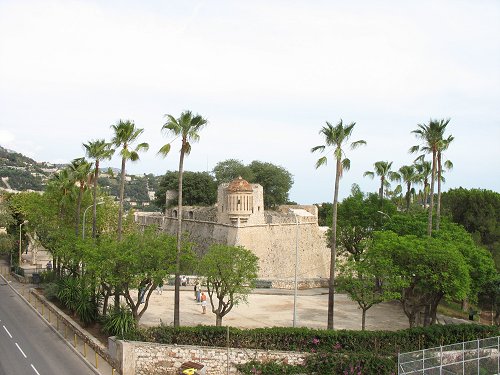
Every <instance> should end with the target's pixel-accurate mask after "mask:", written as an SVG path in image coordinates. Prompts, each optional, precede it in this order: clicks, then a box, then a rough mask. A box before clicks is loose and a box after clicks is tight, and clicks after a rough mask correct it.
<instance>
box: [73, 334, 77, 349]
mask: <svg viewBox="0 0 500 375" xmlns="http://www.w3.org/2000/svg"><path fill="white" fill-rule="evenodd" d="M73 342H74V346H75V348H76V332H75V334H74V336H73Z"/></svg>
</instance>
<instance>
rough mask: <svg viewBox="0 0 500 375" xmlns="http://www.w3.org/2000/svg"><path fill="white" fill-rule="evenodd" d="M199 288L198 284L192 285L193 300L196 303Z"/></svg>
mask: <svg viewBox="0 0 500 375" xmlns="http://www.w3.org/2000/svg"><path fill="white" fill-rule="evenodd" d="M199 287H200V284H199V283H198V281H197V282H195V283H194V299H195V300H196V301H198V289H199Z"/></svg>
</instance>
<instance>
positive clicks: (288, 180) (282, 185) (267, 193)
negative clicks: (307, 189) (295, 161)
mask: <svg viewBox="0 0 500 375" xmlns="http://www.w3.org/2000/svg"><path fill="white" fill-rule="evenodd" d="M249 168H250V170H251V171H252V173H253V175H254V178H255V180H254V181H255V182H256V183H258V184H260V185H262V189H263V190H264V206H265V207H268V208H273V207H276V206H279V205H280V204H286V203H287V202H288V192H289V191H290V188H291V187H292V185H293V176H292V175H291V173H290V172H288V171H287V170H286V169H285V168H283V167H281V166H278V165H274V164H272V163H263V162H260V161H256V160H254V161H253V162H252V163H250V165H249Z"/></svg>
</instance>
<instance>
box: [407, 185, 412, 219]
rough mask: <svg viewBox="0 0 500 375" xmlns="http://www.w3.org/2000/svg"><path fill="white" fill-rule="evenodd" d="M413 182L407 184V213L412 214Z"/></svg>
mask: <svg viewBox="0 0 500 375" xmlns="http://www.w3.org/2000/svg"><path fill="white" fill-rule="evenodd" d="M410 200H411V182H407V183H406V213H408V212H410Z"/></svg>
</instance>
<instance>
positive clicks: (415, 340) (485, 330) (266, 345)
mask: <svg viewBox="0 0 500 375" xmlns="http://www.w3.org/2000/svg"><path fill="white" fill-rule="evenodd" d="M491 336H500V330H499V328H498V327H494V326H481V325H477V324H460V325H458V324H457V325H444V326H442V325H435V326H431V327H427V328H422V327H418V328H411V329H406V330H400V331H347V330H338V331H328V330H315V329H308V328H281V327H275V328H257V329H245V330H242V329H237V328H230V329H229V346H231V347H233V348H247V349H264V350H284V351H299V352H313V353H314V352H335V353H360V352H361V353H375V354H381V355H395V354H397V353H398V352H409V351H414V350H420V349H424V348H432V347H435V346H440V345H448V344H453V343H457V342H461V341H469V340H475V339H477V338H484V337H491ZM125 339H128V340H136V341H147V342H157V343H161V344H179V345H199V346H218V347H225V346H227V344H228V343H227V328H226V327H214V326H197V327H180V328H173V327H170V326H158V327H151V328H147V329H140V330H138V331H135V332H133V333H130V334H128V335H127V336H126V337H125Z"/></svg>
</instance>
